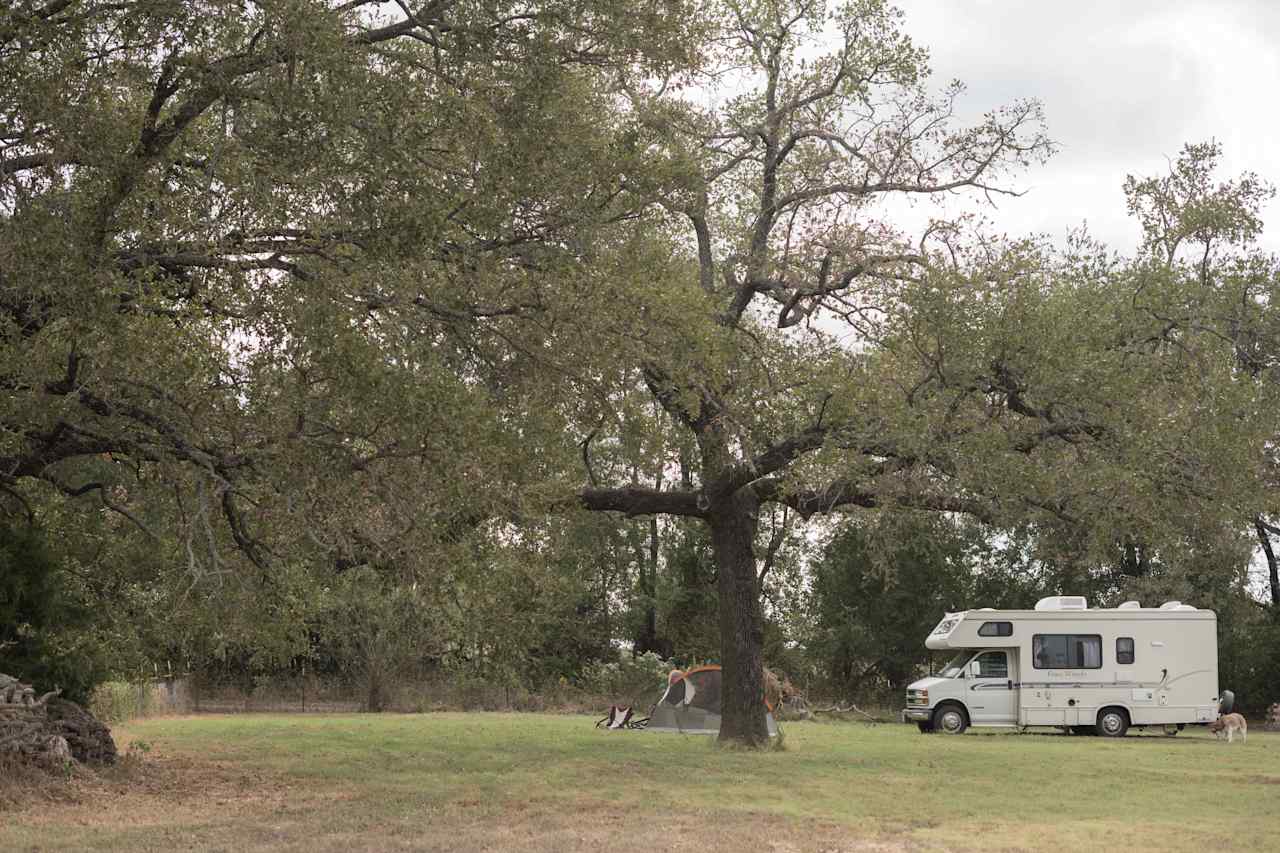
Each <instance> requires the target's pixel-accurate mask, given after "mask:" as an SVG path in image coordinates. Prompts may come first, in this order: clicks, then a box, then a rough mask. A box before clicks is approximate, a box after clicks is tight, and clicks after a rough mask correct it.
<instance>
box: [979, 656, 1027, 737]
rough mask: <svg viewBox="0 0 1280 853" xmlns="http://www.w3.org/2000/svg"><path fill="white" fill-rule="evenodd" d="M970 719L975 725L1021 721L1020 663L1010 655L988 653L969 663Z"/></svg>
mask: <svg viewBox="0 0 1280 853" xmlns="http://www.w3.org/2000/svg"><path fill="white" fill-rule="evenodd" d="M966 680H967V682H968V686H969V689H968V691H966V692H967V693H968V695H969V717H970V719H971V720H972V722H973V723H974V725H988V726H990V725H1001V724H1007V725H1012V724H1014V723H1016V722H1017V721H1018V687H1017V684H1018V673H1017V662H1016V661H1014V660H1010V655H1009V652H1007V651H1003V650H1001V651H994V650H993V651H989V652H983V653H982V654H980V655H978V656H977V657H975V658H974V659H973V660H972V661H970V662H969V672H968V678H967V679H966Z"/></svg>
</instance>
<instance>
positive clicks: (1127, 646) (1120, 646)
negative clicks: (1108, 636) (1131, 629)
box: [1116, 637, 1133, 663]
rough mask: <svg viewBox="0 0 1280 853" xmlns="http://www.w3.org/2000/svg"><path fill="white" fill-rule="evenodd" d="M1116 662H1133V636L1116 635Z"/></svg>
mask: <svg viewBox="0 0 1280 853" xmlns="http://www.w3.org/2000/svg"><path fill="white" fill-rule="evenodd" d="M1116 663H1133V637H1116Z"/></svg>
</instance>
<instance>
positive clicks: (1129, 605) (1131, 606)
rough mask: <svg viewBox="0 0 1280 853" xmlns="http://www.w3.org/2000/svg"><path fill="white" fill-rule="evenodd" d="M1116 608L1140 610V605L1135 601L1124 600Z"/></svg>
mask: <svg viewBox="0 0 1280 853" xmlns="http://www.w3.org/2000/svg"><path fill="white" fill-rule="evenodd" d="M1116 609H1117V610H1141V609H1142V605H1141V604H1139V603H1138V602H1136V601H1126V602H1125V603H1124V604H1121V605H1120V606H1119V607H1117V608H1116Z"/></svg>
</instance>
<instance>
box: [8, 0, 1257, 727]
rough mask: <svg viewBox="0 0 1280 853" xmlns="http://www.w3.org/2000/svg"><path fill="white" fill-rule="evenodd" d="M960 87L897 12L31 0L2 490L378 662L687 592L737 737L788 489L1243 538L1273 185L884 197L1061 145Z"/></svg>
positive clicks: (19, 139) (83, 560)
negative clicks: (984, 207)
mask: <svg viewBox="0 0 1280 853" xmlns="http://www.w3.org/2000/svg"><path fill="white" fill-rule="evenodd" d="M962 91H963V90H962V87H961V86H960V85H959V84H950V85H944V86H941V87H937V86H935V85H934V83H933V81H932V80H931V78H930V75H929V68H928V55H927V52H926V51H925V49H924V48H922V47H920V46H918V45H916V44H914V43H913V42H912V41H911V39H910V38H909V37H908V36H907V34H906V32H905V29H904V21H903V18H902V15H901V13H899V12H898V11H896V10H895V9H893V8H892V7H890V6H889V5H887V4H886V3H884V2H881V0H849V2H844V3H832V4H825V3H821V2H812V0H705V2H703V0H664V2H662V3H659V4H650V5H648V6H646V7H645V8H644V9H637V8H635V7H634V6H632V5H631V4H626V3H619V2H614V0H557V2H547V3H522V2H514V0H496V2H484V3H476V2H467V0H432V1H431V2H425V3H421V4H404V3H399V2H394V3H384V2H379V0H368V2H361V0H353V2H338V0H286V1H285V2H279V3H277V2H271V3H265V2H264V3H248V4H246V3H240V2H235V3H231V2H222V0H206V1H205V2H198V3H192V2H170V0H126V2H112V3H107V2H100V0H45V2H43V3H41V2H33V0H19V2H17V3H15V4H11V6H10V7H8V8H7V9H6V10H5V11H4V12H0V328H2V332H3V333H2V335H0V382H2V383H3V387H4V390H5V394H4V396H3V398H2V399H0V492H2V493H3V494H2V496H0V501H3V506H4V508H5V512H6V514H7V515H8V516H9V517H10V519H11V520H14V519H22V518H25V519H26V520H27V521H28V522H31V523H38V524H40V525H43V526H44V527H45V528H46V529H48V530H49V531H50V532H52V533H54V534H55V535H54V536H51V537H50V539H51V541H52V540H55V539H56V540H57V541H58V543H59V547H60V549H61V556H62V558H63V559H64V560H65V561H66V562H67V564H68V565H74V566H75V567H76V568H77V573H76V577H78V578H80V579H81V580H80V581H78V583H80V587H79V589H80V591H81V594H83V595H84V596H85V597H86V598H88V599H92V598H93V597H95V596H107V595H111V596H114V597H115V599H116V601H118V602H122V603H123V604H122V606H127V607H130V608H138V609H145V608H147V607H151V608H162V609H164V608H167V609H168V610H169V612H171V613H179V612H181V613H193V614H197V615H200V616H202V617H205V618H209V619H211V620H214V621H216V620H224V619H225V620H231V621H234V620H236V619H240V620H243V622H244V623H245V624H247V623H249V622H252V621H253V618H252V616H249V615H247V614H248V613H249V612H250V611H249V610H246V609H245V608H246V607H257V608H262V609H265V610H269V611H270V612H272V613H273V614H274V615H277V616H279V623H278V624H280V625H290V626H294V628H296V627H297V626H298V625H302V624H311V623H308V620H314V619H317V618H322V617H320V616H318V615H317V614H323V613H332V614H341V613H345V614H347V616H343V617H339V616H336V615H335V617H334V618H349V619H351V620H353V621H360V620H364V621H365V622H368V623H369V624H370V626H371V627H370V630H369V631H368V632H367V633H366V635H364V636H362V637H360V638H359V639H360V640H361V641H363V644H361V643H356V642H354V638H353V642H352V644H351V648H352V649H353V651H352V652H351V654H352V655H353V656H354V657H355V658H360V657H363V658H369V657H370V653H369V650H370V649H372V648H373V647H374V646H375V645H376V644H377V643H378V642H380V641H381V639H380V638H383V639H385V638H388V637H393V636H416V635H415V634H414V630H411V628H412V627H413V626H408V625H406V624H404V617H405V614H406V613H408V612H410V611H412V610H414V609H420V610H422V611H424V613H429V614H430V617H429V618H426V617H424V625H425V626H426V630H428V631H435V632H437V633H443V634H448V635H449V638H450V641H451V642H454V643H455V645H454V646H453V647H452V648H453V649H454V650H455V651H457V650H459V649H465V652H460V653H465V654H468V655H472V654H474V655H476V656H478V657H484V658H485V659H486V660H488V661H490V663H492V664H493V665H494V666H504V667H508V668H519V667H522V666H525V665H526V664H527V663H528V661H529V658H530V657H538V658H540V659H541V660H544V661H550V660H553V659H555V658H557V657H558V656H561V655H570V656H572V655H575V654H588V653H592V654H594V652H587V651H583V650H588V649H597V650H598V649H599V648H600V647H601V646H608V645H609V643H610V641H611V640H613V639H614V638H615V637H616V636H617V632H618V630H619V629H617V627H616V626H617V625H618V624H622V622H616V621H611V620H614V618H615V617H616V616H617V615H618V611H619V608H620V604H619V601H617V600H615V599H617V598H618V597H619V596H620V597H621V598H623V599H625V600H626V601H625V605H626V606H627V607H631V606H632V605H633V604H636V603H638V605H637V607H638V609H635V610H632V611H631V612H630V613H629V614H628V615H627V616H626V617H625V618H624V619H623V620H622V621H623V622H626V623H627V624H629V625H630V626H631V629H634V633H633V634H632V637H633V638H638V641H639V642H640V644H641V645H646V644H648V645H649V646H651V647H653V648H657V647H658V645H659V639H660V637H659V633H660V632H659V620H658V618H657V614H656V612H655V608H656V606H657V604H656V603H657V602H663V603H664V604H663V606H664V607H667V608H668V610H671V609H672V608H678V607H680V606H688V607H690V608H693V609H698V608H702V607H703V606H704V605H705V603H706V598H707V596H708V594H709V593H710V591H711V590H712V588H714V594H715V598H716V607H717V612H718V615H717V619H718V623H717V629H718V635H717V638H718V647H719V648H718V651H719V657H720V660H721V662H722V663H723V665H724V671H725V674H726V695H725V701H724V708H725V724H724V727H723V729H722V737H723V738H725V739H728V740H736V741H741V742H745V743H761V742H763V741H764V740H766V736H765V727H764V719H763V712H762V711H761V707H762V705H761V701H760V698H761V695H762V690H763V686H762V677H763V676H762V669H763V649H764V647H765V644H766V639H767V638H766V633H767V629H769V626H770V624H771V623H770V622H768V621H767V620H766V618H765V617H766V608H765V604H764V601H763V596H765V594H766V593H768V592H769V591H770V585H771V584H773V585H774V586H775V587H777V585H778V584H780V583H782V581H780V580H779V577H780V576H781V575H782V574H783V573H784V570H785V571H787V572H792V573H793V574H794V573H795V572H797V571H798V568H797V566H798V562H797V557H796V556H795V553H796V551H797V548H798V544H799V543H801V542H803V540H804V536H805V534H804V532H803V522H805V521H808V520H809V519H812V518H814V517H822V516H832V515H835V514H840V513H859V512H864V511H875V512H877V513H890V514H893V513H902V514H903V517H904V518H916V517H917V516H915V515H913V514H914V513H919V512H925V513H934V514H937V515H939V517H940V518H942V519H945V520H948V521H950V520H952V519H954V518H956V517H961V516H962V517H964V518H966V519H969V520H970V521H971V522H972V523H974V524H978V525H982V526H983V527H981V528H980V529H982V530H984V531H986V532H989V533H990V534H991V535H993V536H994V535H997V534H999V535H1006V536H1008V535H1016V536H1017V537H1020V540H1019V541H1021V540H1023V539H1025V540H1026V541H1027V542H1029V543H1030V545H1029V547H1031V548H1033V549H1034V550H1035V551H1036V553H1037V554H1038V555H1039V557H1040V558H1042V559H1043V560H1045V561H1047V562H1049V563H1052V564H1053V565H1055V566H1058V567H1061V568H1062V571H1061V572H1060V574H1059V577H1061V578H1063V579H1066V578H1070V577H1072V574H1071V573H1072V572H1073V571H1074V572H1077V573H1078V574H1079V576H1080V577H1081V578H1085V577H1089V578H1094V579H1096V578H1097V577H1098V576H1099V575H1100V574H1109V575H1111V576H1115V577H1119V578H1121V581H1117V583H1116V584H1112V586H1111V587H1110V588H1119V586H1120V585H1122V584H1123V583H1127V582H1129V581H1133V582H1139V581H1141V582H1147V581H1150V579H1151V577H1152V576H1153V574H1158V572H1156V571H1155V569H1156V568H1157V567H1161V566H1182V567H1185V568H1186V571H1192V572H1195V571H1199V569H1197V568H1195V567H1197V566H1200V567H1203V566H1205V565H1206V564H1207V563H1208V562H1209V556H1208V555H1226V554H1238V553H1239V547H1240V541H1241V540H1240V539H1239V535H1240V532H1241V531H1246V532H1248V531H1253V534H1254V535H1256V536H1258V537H1260V538H1259V541H1260V542H1261V543H1262V544H1263V545H1264V546H1267V547H1269V546H1270V538H1269V536H1270V534H1271V533H1274V532H1276V531H1277V530H1280V527H1277V526H1276V523H1275V519H1276V518H1277V517H1278V514H1280V510H1278V509H1277V505H1276V500H1275V495H1276V493H1277V491H1276V475H1275V472H1276V459H1275V453H1274V426H1273V425H1272V421H1271V420H1270V419H1269V418H1268V413H1269V412H1270V411H1271V410H1272V407H1273V404H1274V402H1275V396H1276V387H1277V383H1276V375H1277V374H1276V371H1277V357H1278V356H1280V346H1278V344H1280V325H1278V324H1277V320H1276V318H1275V316H1274V309H1273V308H1272V306H1273V305H1274V299H1273V297H1274V295H1275V290H1276V283H1277V281H1278V277H1277V274H1276V273H1277V265H1276V261H1275V259H1273V258H1270V257H1267V256H1265V255H1262V254H1260V253H1259V252H1257V251H1256V250H1255V249H1254V248H1253V245H1252V244H1253V240H1254V239H1255V238H1256V237H1257V235H1258V234H1259V233H1260V231H1261V228H1262V224H1261V206H1262V204H1263V203H1264V202H1265V201H1266V200H1267V199H1269V198H1270V196H1271V194H1272V190H1271V187H1270V185H1268V184H1267V183H1266V182H1264V181H1262V180H1261V179H1260V178H1258V177H1257V176H1254V175H1248V174H1246V175H1243V176H1241V177H1239V178H1237V179H1234V180H1227V181H1225V182H1223V181H1221V180H1220V179H1219V178H1218V177H1217V176H1216V171H1215V170H1216V161H1217V158H1218V156H1219V154H1220V152H1219V150H1218V148H1217V147H1216V146H1215V145H1213V144H1211V143H1210V144H1195V145H1189V146H1188V147H1187V148H1186V149H1184V151H1183V152H1182V154H1181V155H1180V156H1179V157H1178V158H1177V159H1176V160H1175V161H1173V162H1172V163H1171V166H1170V170H1169V172H1168V174H1166V175H1160V176H1154V177H1133V178H1130V179H1129V180H1128V181H1127V182H1126V184H1125V192H1126V195H1127V198H1128V202H1129V206H1130V210H1131V211H1132V213H1133V214H1134V216H1135V217H1136V218H1137V220H1138V222H1139V223H1140V224H1141V226H1142V229H1143V233H1144V238H1143V242H1142V243H1141V245H1140V246H1138V247H1137V250H1136V252H1135V253H1134V254H1133V255H1132V257H1128V256H1123V255H1119V254H1116V253H1115V252H1114V250H1113V249H1111V248H1110V247H1105V246H1101V245H1099V244H1097V243H1096V242H1095V241H1093V240H1092V239H1090V238H1089V237H1088V235H1087V234H1085V233H1083V232H1082V233H1080V234H1077V235H1075V236H1074V237H1073V238H1072V239H1071V241H1070V242H1069V244H1067V245H1065V246H1062V245H1055V244H1054V243H1052V242H1051V241H1049V240H1047V239H1045V238H1039V237H1034V236H1027V237H1024V238H1005V237H995V236H993V235H990V234H988V233H986V232H985V230H984V228H983V226H982V224H981V220H980V218H979V217H975V216H969V215H965V216H961V217H951V218H946V217H943V216H942V214H941V208H939V215H938V216H937V217H936V218H934V219H932V220H931V221H929V222H928V224H927V225H925V226H923V227H922V228H921V229H920V231H919V232H917V233H909V232H907V231H906V230H904V229H903V228H901V227H899V226H897V225H895V223H894V222H893V221H890V220H889V219H888V218H887V215H886V213H885V211H886V209H887V208H886V207H885V205H884V201H885V200H886V199H894V198H909V199H917V200H921V203H928V200H929V199H933V198H944V197H945V198H951V197H953V196H962V197H965V198H969V199H971V200H972V201H973V203H974V207H975V209H976V208H978V207H980V205H981V204H982V203H983V202H984V201H985V200H986V199H989V198H992V197H996V196H1007V195H1015V194H1017V193H1018V192H1019V191H1020V189H1019V180H1020V178H1021V176H1022V175H1023V174H1024V172H1025V171H1026V170H1027V169H1029V168H1032V167H1034V166H1035V165H1037V164H1038V163H1040V162H1041V161H1043V160H1044V159H1045V158H1047V157H1048V156H1050V155H1051V154H1052V151H1053V143H1052V141H1051V139H1050V137H1049V136H1048V134H1047V130H1046V127H1045V120H1044V116H1043V115H1042V109H1041V106H1040V104H1039V103H1038V102H1036V101H1035V100H1025V101H1019V102H1015V103H1013V104H1007V105H995V104H993V105H990V111H989V112H988V113H986V114H985V115H984V116H982V117H981V118H980V119H979V120H977V121H976V122H974V123H971V124H965V123H963V122H960V121H958V120H957V118H956V103H957V99H958V98H959V96H960V94H961V92H962ZM583 511H586V512H588V513H611V514H614V515H617V516H620V517H621V519H622V520H618V521H614V520H610V521H607V522H605V521H600V520H599V519H598V518H597V519H596V520H594V521H593V520H591V519H590V518H589V517H584V516H583V514H582V513H583ZM640 516H643V517H645V518H644V519H643V520H642V521H631V520H629V519H634V518H636V517H640ZM672 519H678V521H673V520H672ZM926 527H927V525H926ZM700 537H705V538H700ZM850 541H851V540H850ZM850 547H854V545H850ZM855 550H857V548H855ZM864 550H865V549H864ZM1267 553H1268V554H1270V553H1271V551H1267ZM708 554H709V559H708ZM1233 559H1234V558H1233ZM779 567H782V568H779ZM660 568H661V570H662V574H663V577H661V578H660V577H659V574H660V571H659V570H660ZM787 577H792V575H788V576H787ZM832 577H835V575H832ZM1276 577H1277V575H1276V569H1275V562H1274V560H1273V561H1272V578H1273V580H1272V588H1273V593H1272V594H1273V598H1274V600H1275V601H1280V580H1275V578H1276ZM335 578H336V580H335ZM673 578H682V580H680V581H679V583H675V584H674V585H673V580H672V579H673ZM787 582H788V583H790V582H791V581H789V580H788V581H787ZM712 584H714V587H712V586H711V585H712ZM837 586H838V585H837ZM855 586H856V585H855ZM624 588H625V590H626V592H625V594H623V593H620V592H619V590H621V589H624ZM858 588H859V589H860V590H861V591H860V592H858V593H857V594H858V595H859V596H869V595H871V594H872V592H874V590H871V591H868V590H869V589H870V588H869V587H868V588H863V587H858ZM193 590H194V591H195V592H194V593H193V592H192V591H193ZM530 590H533V591H534V592H533V593H532V594H530ZM877 594H878V593H877ZM193 596H194V597H193ZM334 596H337V598H335V597H334ZM836 598H837V599H838V598H839V596H838V595H837V596H836ZM338 599H341V600H338ZM160 602H163V604H161V603H160ZM379 614H381V615H379ZM458 614H470V616H469V617H468V618H466V619H462V618H461V617H459V616H458ZM379 620H381V621H379ZM628 620H629V621H628ZM383 622H386V623H387V624H385V625H384V624H382V623H383ZM373 623H378V624H377V625H374V624H373ZM574 623H576V625H575V624H574ZM192 624H203V623H200V622H199V621H198V620H197V622H195V623H192ZM777 624H781V622H778V623H777ZM571 625H574V627H573V630H571V629H570V626H571ZM481 626H484V628H485V630H486V631H488V632H489V634H488V635H486V636H480V633H479V632H480V628H481ZM557 626H558V627H557ZM686 627H687V626H686ZM421 628H423V626H421V625H420V626H417V629H421ZM775 628H776V626H775ZM375 629H377V630H375ZM384 629H385V630H384ZM246 630H248V629H247V628H246ZM258 630H262V631H265V630H266V629H265V628H261V626H260V627H259V628H258ZM281 630H284V629H283V628H282V629H281ZM290 630H293V628H291V629H290ZM415 630H416V629H415ZM379 631H382V633H379ZM397 632H398V633H397ZM522 632H523V633H522ZM264 636H265V635H264ZM525 636H529V637H532V636H536V637H537V638H538V639H537V641H536V642H532V643H530V644H526V646H527V647H526V648H523V649H521V648H519V646H520V645H521V643H520V640H521V638H522V637H525ZM171 637H172V635H171ZM312 639H314V638H312ZM668 639H669V637H668ZM687 640H688V643H689V645H690V647H691V648H692V647H695V646H696V647H698V648H699V649H703V648H705V645H706V641H707V638H706V637H703V636H696V637H695V636H693V635H692V634H690V635H689V637H688V638H687ZM183 642H186V640H184V641H183ZM192 642H195V641H194V640H192ZM201 642H206V643H207V642H209V641H208V640H207V638H206V640H202V641H201ZM217 642H221V641H217ZM262 642H263V643H264V644H271V647H272V648H273V649H276V652H273V653H278V655H280V656H284V657H287V656H288V655H289V654H291V653H292V651H291V650H296V649H297V648H298V647H299V644H303V645H305V644H306V643H307V642H311V640H310V639H305V638H303V639H300V635H299V633H298V632H297V631H295V632H294V634H293V635H291V637H290V638H285V637H283V636H280V637H275V638H273V639H271V640H270V642H269V643H268V641H267V640H266V639H262ZM388 642H390V640H388ZM426 645H431V646H432V647H433V653H439V654H448V653H450V652H449V648H450V647H449V643H448V642H441V643H438V644H430V643H428V644H426ZM225 646H226V644H223V646H222V647H224V648H225ZM357 646H358V648H357ZM545 669H546V671H547V672H550V671H551V670H553V669H555V667H554V666H552V665H550V664H548V665H547V667H545ZM365 671H366V672H367V674H368V675H369V677H370V679H375V680H376V678H378V677H381V676H380V675H379V672H380V671H378V670H376V669H375V668H374V667H372V666H366V668H365ZM374 687H376V685H373V684H371V687H370V689H371V691H372V690H373V689H374ZM371 695H372V692H371Z"/></svg>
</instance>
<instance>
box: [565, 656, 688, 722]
mask: <svg viewBox="0 0 1280 853" xmlns="http://www.w3.org/2000/svg"><path fill="white" fill-rule="evenodd" d="M674 668H675V667H674V666H673V664H672V663H671V662H670V661H665V660H663V659H662V658H660V657H658V655H657V654H655V653H654V652H646V653H644V654H641V655H635V656H632V655H630V654H625V653H624V654H622V655H619V656H617V657H615V659H613V660H610V661H598V662H595V663H589V664H587V665H586V666H584V667H582V669H581V672H580V673H579V674H578V677H577V679H576V683H577V684H578V686H579V687H581V688H582V689H583V690H585V691H586V692H588V693H590V694H593V695H596V696H607V697H609V698H611V699H613V700H614V702H615V704H620V705H628V706H631V707H633V708H636V709H638V710H641V711H643V710H644V709H646V708H648V706H649V705H652V704H653V703H654V702H655V701H657V699H658V697H659V695H660V694H661V691H662V690H663V689H664V688H665V687H666V684H667V676H668V674H669V673H670V672H671V670H672V669H674Z"/></svg>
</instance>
